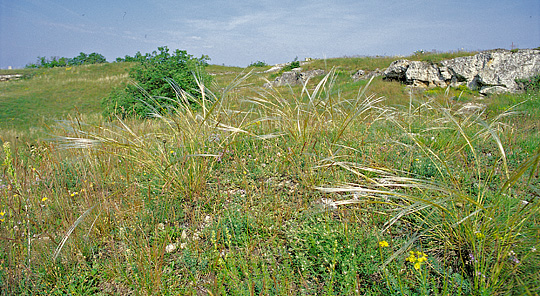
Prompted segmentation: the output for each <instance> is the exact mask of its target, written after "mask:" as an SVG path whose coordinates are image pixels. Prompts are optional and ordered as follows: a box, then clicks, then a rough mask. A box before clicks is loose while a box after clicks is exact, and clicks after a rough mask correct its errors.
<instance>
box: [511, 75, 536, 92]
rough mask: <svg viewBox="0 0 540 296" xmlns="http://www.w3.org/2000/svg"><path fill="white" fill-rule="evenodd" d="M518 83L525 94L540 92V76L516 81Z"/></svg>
mask: <svg viewBox="0 0 540 296" xmlns="http://www.w3.org/2000/svg"><path fill="white" fill-rule="evenodd" d="M516 83H517V84H518V85H519V88H520V89H522V90H524V91H525V92H536V91H540V74H539V75H536V76H533V77H529V78H525V79H516Z"/></svg>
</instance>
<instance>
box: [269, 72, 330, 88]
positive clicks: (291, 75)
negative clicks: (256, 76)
mask: <svg viewBox="0 0 540 296" xmlns="http://www.w3.org/2000/svg"><path fill="white" fill-rule="evenodd" d="M325 74H326V71H324V70H321V69H317V70H311V71H306V72H302V68H296V69H293V70H292V71H288V72H284V73H283V74H282V75H281V76H279V77H276V79H274V81H272V82H270V83H265V84H264V87H272V86H283V85H297V84H301V83H305V82H306V81H307V80H308V79H311V78H312V77H315V76H320V75H325Z"/></svg>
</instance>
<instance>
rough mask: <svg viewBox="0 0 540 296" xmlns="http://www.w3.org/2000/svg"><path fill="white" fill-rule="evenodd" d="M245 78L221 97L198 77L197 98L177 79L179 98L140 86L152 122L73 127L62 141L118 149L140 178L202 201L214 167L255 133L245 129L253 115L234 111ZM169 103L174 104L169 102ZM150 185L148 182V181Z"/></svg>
mask: <svg viewBox="0 0 540 296" xmlns="http://www.w3.org/2000/svg"><path fill="white" fill-rule="evenodd" d="M246 77H247V75H246V76H243V77H241V78H239V79H238V80H237V81H235V82H234V83H232V84H231V86H230V87H229V88H226V89H224V90H223V91H222V92H221V93H220V94H216V93H214V92H212V91H210V90H209V89H208V88H206V86H205V85H204V84H203V83H202V81H200V80H199V79H198V77H197V76H195V81H196V83H197V85H198V87H199V89H198V95H193V94H192V93H191V92H193V90H190V92H188V91H186V90H184V89H182V88H181V87H180V86H179V85H178V84H176V82H175V81H174V80H172V79H168V80H167V82H168V83H169V84H170V87H171V88H173V89H174V91H175V93H176V97H175V98H167V97H155V96H152V95H150V94H149V93H147V92H146V91H145V89H143V88H139V90H140V91H141V93H142V94H143V95H144V96H145V97H146V98H145V99H144V100H141V101H140V102H141V104H144V105H145V106H146V108H148V109H149V110H150V113H148V114H147V115H146V116H148V117H150V118H152V120H149V121H146V122H145V123H144V124H143V125H137V129H138V130H136V129H134V128H132V127H130V126H129V124H128V123H126V122H125V121H123V120H121V119H120V118H117V121H116V123H115V124H111V125H109V126H100V127H97V128H90V130H85V129H79V128H74V129H72V131H73V132H74V135H73V136H71V137H61V138H60V139H61V141H62V143H63V144H64V145H65V147H67V148H99V147H103V146H111V147H115V148H117V149H119V150H118V151H119V152H118V156H119V157H121V159H124V160H126V161H128V162H129V163H132V164H133V165H134V167H133V170H134V172H137V173H138V174H139V176H137V177H138V178H142V179H143V180H144V179H147V180H149V179H152V180H159V181H158V183H156V184H153V185H156V186H158V187H159V188H158V189H159V190H161V191H168V190H169V189H173V188H174V190H173V191H174V192H177V193H181V194H182V196H181V197H179V198H180V199H193V198H197V197H200V195H201V193H202V192H203V190H204V187H205V184H206V182H207V180H208V177H209V176H210V175H211V173H212V168H213V164H214V162H216V161H220V156H221V155H222V154H223V152H224V150H225V149H226V148H227V147H228V145H230V144H231V143H232V142H234V141H235V138H236V137H237V136H238V135H239V134H248V135H253V134H252V133H250V132H248V131H247V130H245V129H244V127H245V126H247V125H248V120H247V115H248V114H249V113H245V112H237V111H233V110H232V109H230V108H232V107H233V106H234V105H235V104H236V103H235V101H234V99H235V97H234V94H233V93H231V92H230V91H231V89H232V88H234V87H235V86H237V85H238V84H240V83H242V81H243V80H244V79H245V78H246ZM168 102H170V103H168ZM143 183H145V182H143Z"/></svg>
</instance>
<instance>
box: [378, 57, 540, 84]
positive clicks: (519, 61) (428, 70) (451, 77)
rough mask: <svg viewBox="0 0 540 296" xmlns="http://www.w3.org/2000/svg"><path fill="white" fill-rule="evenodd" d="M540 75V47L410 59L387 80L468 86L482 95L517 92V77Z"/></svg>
mask: <svg viewBox="0 0 540 296" xmlns="http://www.w3.org/2000/svg"><path fill="white" fill-rule="evenodd" d="M538 74H540V50H533V49H523V50H518V51H515V52H512V51H508V50H494V51H487V52H482V53H479V54H476V55H474V56H469V57H459V58H455V59H451V60H446V61H442V62H441V63H440V65H437V64H433V63H428V62H420V61H409V60H397V61H394V62H393V63H392V64H390V66H389V67H388V68H387V69H386V70H385V71H384V74H383V76H384V77H383V79H386V80H398V81H401V82H403V83H406V84H408V85H412V86H419V87H437V86H438V87H446V86H448V85H451V86H454V87H455V86H458V85H463V84H464V85H467V87H469V88H470V89H473V90H478V91H480V93H482V94H491V93H501V92H516V91H518V90H519V85H518V84H517V83H516V82H515V80H516V79H522V78H528V77H532V76H535V75H538Z"/></svg>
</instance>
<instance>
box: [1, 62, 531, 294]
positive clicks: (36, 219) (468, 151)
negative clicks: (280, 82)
mask: <svg viewBox="0 0 540 296" xmlns="http://www.w3.org/2000/svg"><path fill="white" fill-rule="evenodd" d="M461 54H465V53H461ZM448 55H449V54H437V55H433V54H431V55H415V56H412V57H409V58H411V59H422V60H430V61H433V62H437V61H439V60H440V59H442V58H446V57H448ZM454 55H455V54H452V55H451V56H452V57H453V56H454ZM392 60H393V59H392V58H339V59H328V60H317V61H314V62H313V63H311V64H309V65H306V66H304V67H305V68H306V69H318V68H322V69H326V70H327V71H328V72H329V74H328V75H326V76H324V77H316V78H314V79H312V80H311V81H310V82H309V83H308V84H307V85H305V86H294V87H280V88H270V89H268V88H261V86H262V84H263V83H264V82H265V80H266V79H269V78H270V74H268V73H262V71H264V70H266V69H268V68H269V67H267V68H253V69H243V68H235V67H224V66H214V65H211V66H209V68H208V71H209V72H211V73H213V74H214V84H213V85H211V86H206V87H204V88H203V87H201V89H204V91H205V94H206V96H205V98H204V99H201V100H199V101H198V102H199V107H198V108H195V109H194V108H191V107H190V106H185V105H182V104H180V107H179V108H177V109H176V110H173V111H171V112H170V113H168V114H164V115H162V116H159V117H157V118H155V119H153V120H146V121H141V120H126V121H114V122H104V121H103V120H101V118H100V116H99V113H100V105H99V103H100V100H101V98H102V97H104V96H106V95H107V93H108V92H109V91H110V90H111V89H113V88H114V87H121V86H122V85H123V84H125V83H126V82H127V75H126V74H127V71H128V69H129V66H130V65H129V64H121V63H120V64H107V65H97V66H85V67H73V68H71V69H70V70H66V69H50V70H43V71H41V70H40V71H29V72H28V73H25V74H27V76H28V78H27V79H24V80H20V81H15V82H8V83H4V84H0V88H1V90H2V91H1V93H2V96H1V97H0V118H1V121H0V135H1V140H2V144H3V146H2V149H1V150H0V151H1V153H0V158H1V159H2V166H1V171H0V179H1V180H0V214H1V215H0V221H1V222H0V244H1V245H2V249H3V250H5V251H4V252H2V253H1V254H0V290H1V291H2V294H6V295H8V294H17V295H26V294H28V295H29V294H51V295H66V294H67V295H86V294H89V295H90V294H91V295H94V294H100V295H162V294H167V295H449V294H453V295H497V294H514V295H537V294H538V293H539V291H540V288H539V286H540V277H539V274H540V273H539V269H540V266H539V265H538V264H537V262H539V259H540V258H539V253H538V252H537V251H536V248H538V247H540V229H539V228H538V219H539V215H538V210H539V201H538V197H539V195H540V191H539V189H538V185H539V182H538V164H539V161H540V148H539V147H540V145H539V144H540V137H539V134H538V130H539V129H540V111H539V110H540V99H539V94H538V93H528V94H516V95H499V96H491V97H481V96H479V95H478V94H477V93H475V92H473V91H468V90H465V91H463V90H457V89H448V90H445V89H433V90H428V91H422V90H411V89H408V88H406V87H405V86H403V85H401V84H399V83H395V82H385V81H382V80H381V79H380V77H379V78H375V79H374V80H373V81H371V82H368V81H358V82H354V81H353V80H352V79H351V77H350V75H352V74H353V73H354V72H355V71H356V70H358V69H364V70H375V69H376V68H379V69H381V68H384V67H386V66H387V65H388V64H389V63H390V62H391V61H392ZM250 71H251V74H248V73H250ZM246 74H248V75H246ZM179 95H180V96H181V95H185V96H187V94H185V93H180V94H179ZM466 104H469V105H468V106H477V108H476V109H475V108H472V109H471V108H468V109H467V108H464V106H466ZM53 123H56V124H53ZM44 124H46V125H47V126H48V128H47V129H44V128H43V127H42V126H43V125H44ZM43 131H46V133H48V134H52V135H55V136H54V137H52V136H50V135H47V136H43V135H44V132H43ZM44 138H48V139H52V140H47V141H44V140H43V139H44Z"/></svg>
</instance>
